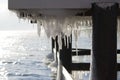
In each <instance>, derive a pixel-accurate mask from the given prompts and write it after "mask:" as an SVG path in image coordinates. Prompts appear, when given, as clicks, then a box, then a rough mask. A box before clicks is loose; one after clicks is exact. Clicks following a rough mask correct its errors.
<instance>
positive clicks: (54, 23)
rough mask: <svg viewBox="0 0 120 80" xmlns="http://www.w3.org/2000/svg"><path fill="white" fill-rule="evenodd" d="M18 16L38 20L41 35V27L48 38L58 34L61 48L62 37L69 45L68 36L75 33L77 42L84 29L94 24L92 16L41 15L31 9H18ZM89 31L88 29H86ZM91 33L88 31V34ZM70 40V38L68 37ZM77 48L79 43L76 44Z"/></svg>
mask: <svg viewBox="0 0 120 80" xmlns="http://www.w3.org/2000/svg"><path fill="white" fill-rule="evenodd" d="M15 12H16V13H17V16H18V17H19V18H20V19H21V18H22V19H28V20H32V21H33V20H36V21H37V25H38V27H37V29H38V30H37V31H38V35H39V36H40V33H41V27H43V28H44V30H45V33H46V35H47V37H48V38H51V37H53V39H55V37H56V36H58V44H59V49H62V41H61V40H62V38H64V40H65V44H66V46H67V47H69V43H68V41H67V43H66V38H65V36H67V38H68V37H69V36H71V34H72V33H73V35H74V38H75V41H76V44H77V40H78V37H79V36H80V32H81V31H82V30H84V31H85V30H87V29H88V28H91V26H92V20H91V16H70V15H68V16H52V15H51V16H50V15H41V14H40V13H39V12H35V11H32V12H31V11H30V10H18V11H17V10H16V11H15ZM86 32H87V31H86ZM89 34H90V33H88V32H87V35H89ZM67 40H69V39H67ZM76 48H77V45H76Z"/></svg>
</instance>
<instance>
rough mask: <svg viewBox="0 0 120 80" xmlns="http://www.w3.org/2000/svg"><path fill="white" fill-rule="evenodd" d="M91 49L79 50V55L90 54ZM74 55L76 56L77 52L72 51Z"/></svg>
mask: <svg viewBox="0 0 120 80" xmlns="http://www.w3.org/2000/svg"><path fill="white" fill-rule="evenodd" d="M90 54H91V50H79V51H78V55H90ZM72 56H76V52H75V51H72Z"/></svg>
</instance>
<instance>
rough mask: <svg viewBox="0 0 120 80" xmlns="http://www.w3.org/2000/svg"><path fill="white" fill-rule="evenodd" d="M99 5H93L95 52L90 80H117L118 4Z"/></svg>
mask: <svg viewBox="0 0 120 80" xmlns="http://www.w3.org/2000/svg"><path fill="white" fill-rule="evenodd" d="M98 4H99V3H98ZM98 4H96V3H94V4H92V11H93V15H92V20H93V40H92V42H93V44H92V46H93V50H92V63H91V78H90V80H117V71H116V64H117V61H116V59H117V58H116V50H117V10H118V4H117V3H115V4H113V3H111V4H112V5H109V6H106V5H107V4H109V3H106V4H104V3H103V7H104V8H102V7H100V6H98ZM100 4H101V3H100ZM105 6H106V7H105Z"/></svg>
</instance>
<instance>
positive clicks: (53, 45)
mask: <svg viewBox="0 0 120 80" xmlns="http://www.w3.org/2000/svg"><path fill="white" fill-rule="evenodd" d="M51 40H52V42H51V43H52V53H53V52H54V51H53V49H54V48H55V40H54V39H53V38H51Z"/></svg>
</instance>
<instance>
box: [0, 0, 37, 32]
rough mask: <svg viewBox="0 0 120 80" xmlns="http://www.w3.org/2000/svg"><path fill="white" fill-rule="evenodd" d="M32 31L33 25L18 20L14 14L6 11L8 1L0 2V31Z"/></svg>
mask: <svg viewBox="0 0 120 80" xmlns="http://www.w3.org/2000/svg"><path fill="white" fill-rule="evenodd" d="M35 27H36V26H35ZM32 29H34V27H33V24H30V23H28V20H26V21H24V20H19V19H18V17H17V16H16V14H15V13H14V12H11V11H9V10H8V0H0V30H32Z"/></svg>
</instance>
